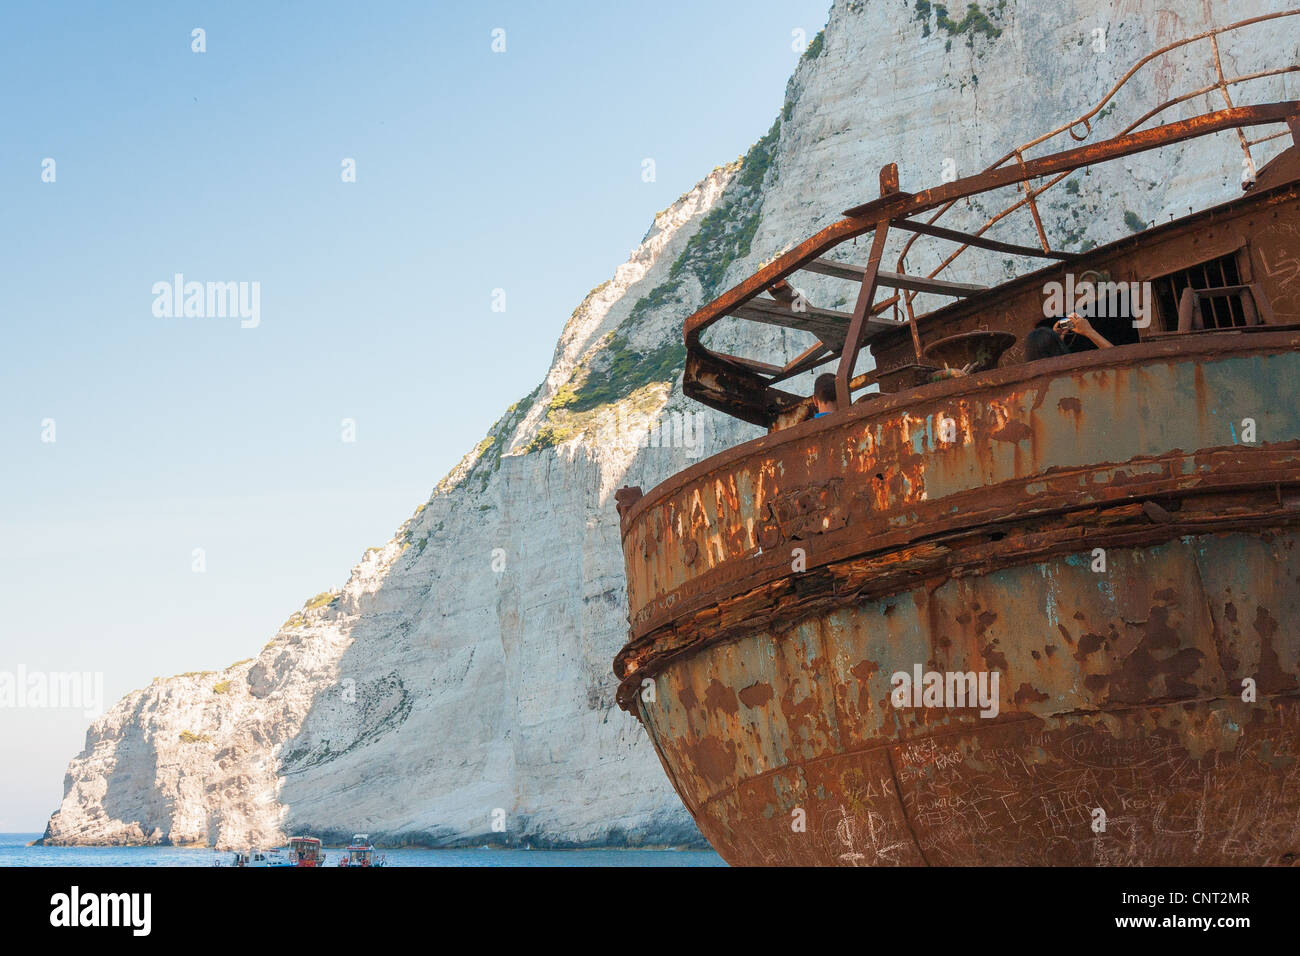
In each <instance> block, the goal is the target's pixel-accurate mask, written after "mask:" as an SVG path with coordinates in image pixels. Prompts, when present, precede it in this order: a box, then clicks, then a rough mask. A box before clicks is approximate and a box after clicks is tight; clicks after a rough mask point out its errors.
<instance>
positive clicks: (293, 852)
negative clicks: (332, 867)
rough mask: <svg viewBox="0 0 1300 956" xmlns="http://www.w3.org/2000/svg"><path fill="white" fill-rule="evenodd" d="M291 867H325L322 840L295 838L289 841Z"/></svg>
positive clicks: (289, 863)
mask: <svg viewBox="0 0 1300 956" xmlns="http://www.w3.org/2000/svg"><path fill="white" fill-rule="evenodd" d="M288 865H289V866H324V865H325V853H324V850H323V848H322V847H321V842H320V840H318V839H316V838H315V837H293V838H292V839H290V840H289V862H288Z"/></svg>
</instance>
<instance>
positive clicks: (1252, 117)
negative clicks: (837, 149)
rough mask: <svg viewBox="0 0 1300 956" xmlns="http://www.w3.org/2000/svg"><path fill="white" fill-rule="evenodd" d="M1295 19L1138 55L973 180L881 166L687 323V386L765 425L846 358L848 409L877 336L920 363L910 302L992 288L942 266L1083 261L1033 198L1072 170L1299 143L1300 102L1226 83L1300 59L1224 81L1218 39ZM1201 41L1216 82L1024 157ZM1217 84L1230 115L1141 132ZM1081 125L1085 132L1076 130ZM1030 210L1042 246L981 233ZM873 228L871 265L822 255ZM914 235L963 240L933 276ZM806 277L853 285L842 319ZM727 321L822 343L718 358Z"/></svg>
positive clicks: (840, 387)
mask: <svg viewBox="0 0 1300 956" xmlns="http://www.w3.org/2000/svg"><path fill="white" fill-rule="evenodd" d="M1295 16H1300V9H1292V10H1287V11H1282V12H1279V13H1273V14H1267V15H1264V16H1259V17H1253V18H1251V19H1248V20H1241V21H1238V22H1236V23H1232V24H1229V25H1227V26H1224V27H1218V28H1216V29H1213V30H1209V31H1206V32H1204V33H1200V34H1197V35H1195V36H1192V37H1187V38H1185V39H1183V40H1179V41H1177V42H1175V43H1171V44H1168V45H1167V46H1164V47H1161V48H1160V49H1159V50H1156V51H1154V52H1153V53H1150V54H1148V55H1147V56H1145V57H1143V58H1142V59H1141V60H1139V61H1138V62H1137V63H1136V64H1135V65H1134V66H1133V67H1132V68H1131V69H1130V70H1129V71H1128V72H1127V73H1125V74H1124V75H1123V76H1122V77H1121V78H1120V79H1119V81H1118V82H1116V83H1115V85H1114V86H1113V87H1112V88H1111V89H1110V91H1109V92H1108V93H1107V94H1106V96H1105V97H1103V98H1102V100H1101V101H1100V102H1099V103H1097V104H1096V105H1095V106H1094V107H1093V108H1092V109H1091V110H1089V111H1088V112H1086V113H1084V114H1083V115H1081V116H1079V117H1077V118H1076V119H1074V120H1072V121H1070V122H1068V123H1065V124H1063V125H1061V126H1058V127H1057V128H1056V129H1054V130H1052V131H1050V132H1048V133H1045V134H1043V135H1041V136H1039V137H1037V138H1036V139H1033V140H1031V141H1029V142H1028V143H1025V144H1023V145H1021V146H1018V147H1016V148H1015V149H1013V150H1011V151H1010V152H1008V153H1007V154H1006V155H1004V156H1003V157H1001V158H1000V159H998V160H997V161H996V162H994V163H993V164H992V165H990V166H988V167H987V168H985V169H984V170H982V171H981V172H979V173H977V174H975V175H973V176H968V177H965V178H961V179H957V180H955V181H953V182H949V183H944V184H941V185H939V186H935V187H932V188H929V189H925V190H922V191H920V192H916V193H911V192H904V191H903V190H901V189H900V187H899V178H898V167H897V165H896V164H894V163H890V164H888V165H887V166H885V167H883V168H882V169H881V171H880V195H879V197H878V198H877V199H874V200H872V201H870V202H867V203H863V204H862V205H859V206H855V207H853V208H852V209H849V210H846V211H845V212H844V218H843V219H840V220H839V221H837V222H835V223H833V224H831V225H830V226H827V227H826V228H825V229H822V230H821V231H820V232H818V233H817V234H816V235H814V236H812V237H811V238H809V239H807V240H805V241H804V242H802V243H800V244H799V245H797V246H795V247H794V248H792V249H790V250H789V251H787V252H786V253H784V254H783V255H781V256H780V257H778V258H777V259H775V260H774V261H772V262H771V263H769V264H768V265H766V266H764V267H763V268H762V269H760V270H759V271H758V272H756V273H755V274H754V275H752V276H750V277H749V278H747V279H745V280H744V281H743V282H741V283H740V284H739V285H737V286H735V287H733V288H732V289H730V290H728V291H727V292H725V293H723V294H722V295H721V296H719V297H718V298H717V299H715V300H714V301H712V302H710V303H709V304H707V305H706V306H704V307H703V308H701V309H700V310H699V311H697V312H696V313H694V314H693V315H691V316H690V317H689V318H688V319H687V320H686V323H685V333H684V334H685V342H686V351H687V359H686V372H685V376H684V380H683V388H684V391H685V392H686V394H687V395H689V396H690V397H692V398H694V399H696V400H697V401H700V402H702V403H704V404H706V405H710V406H711V407H714V408H717V409H719V410H721V411H724V412H727V413H728V414H730V415H733V416H735V417H737V418H740V419H743V420H745V421H748V422H752V423H754V424H758V425H763V426H770V425H771V424H772V422H773V421H774V419H775V417H776V415H777V414H779V413H780V412H781V411H783V410H786V409H789V408H791V407H792V406H794V405H796V404H798V403H800V402H802V401H804V399H803V398H802V397H801V396H798V395H795V394H792V393H790V392H787V391H783V390H781V389H778V388H776V386H777V385H778V384H779V383H781V382H783V381H785V380H787V379H790V378H793V377H794V376H796V375H799V374H802V373H804V372H807V371H810V370H812V369H815V368H818V367H820V366H822V365H825V364H826V363H828V362H831V361H833V360H835V359H837V358H838V359H839V363H838V366H837V368H836V373H835V374H836V392H837V398H838V401H839V404H840V406H841V407H846V406H847V405H849V404H850V402H851V400H852V395H853V392H855V391H857V390H860V389H862V388H865V387H867V386H868V385H870V384H872V382H873V381H874V376H873V375H871V374H867V375H862V376H857V377H855V376H854V368H855V366H856V364H857V360H858V357H859V355H860V353H861V350H862V348H863V346H864V345H865V344H866V343H867V342H868V341H870V339H872V338H873V337H874V336H875V335H878V334H880V333H882V332H886V331H889V330H892V329H896V328H899V327H900V326H902V325H903V324H906V325H907V326H908V327H909V329H910V331H911V338H912V345H913V348H914V350H915V353H916V358H917V362H918V363H920V362H921V361H922V348H921V338H920V332H919V331H918V328H917V320H918V316H917V315H916V312H915V310H914V307H913V300H914V299H915V298H916V296H917V295H918V294H920V293H922V292H927V293H935V294H938V295H943V296H948V297H953V298H965V297H970V296H976V295H979V294H980V293H982V292H984V291H986V290H985V287H983V286H979V285H973V284H970V283H962V282H953V281H949V280H946V279H942V278H939V277H938V276H939V273H941V272H942V271H944V270H945V269H947V268H948V266H950V265H951V264H952V263H953V262H954V261H955V260H956V259H957V258H958V257H959V256H960V255H961V254H962V253H963V252H964V251H965V250H966V249H968V248H969V247H971V246H975V247H977V248H981V249H985V250H989V251H995V252H1001V253H1004V254H1008V255H1017V256H1025V257H1030V258H1038V259H1046V260H1051V261H1056V262H1062V261H1064V262H1069V261H1072V260H1075V259H1078V258H1081V257H1082V256H1083V255H1084V254H1083V253H1069V252H1065V251H1062V250H1058V249H1053V248H1052V247H1051V244H1050V243H1049V241H1048V238H1047V234H1046V232H1045V230H1044V228H1043V224H1042V219H1041V217H1040V215H1039V212H1038V206H1037V197H1038V196H1040V195H1042V193H1044V192H1045V191H1046V190H1048V189H1050V188H1051V187H1052V186H1054V185H1056V184H1057V183H1059V182H1060V181H1061V180H1063V179H1065V178H1066V177H1067V176H1069V175H1070V173H1072V172H1074V171H1075V170H1077V169H1080V168H1082V167H1085V166H1090V165H1092V164H1095V163H1101V162H1106V161H1108V160H1113V159H1119V158H1121V157H1124V156H1131V155H1133V154H1135V153H1139V152H1145V151H1147V150H1151V149H1158V148H1161V147H1165V146H1169V145H1172V144H1174V143H1179V142H1182V141H1184V140H1188V139H1193V138H1198V137H1201V136H1206V135H1209V134H1212V133H1217V132H1222V131H1225V130H1230V129H1231V130H1236V132H1237V137H1238V141H1239V144H1240V147H1241V149H1242V151H1243V154H1244V163H1245V168H1246V169H1247V170H1248V171H1252V172H1253V170H1254V168H1255V167H1254V159H1253V156H1252V154H1251V147H1252V146H1255V145H1258V144H1260V143H1263V142H1267V141H1269V140H1272V139H1276V138H1279V137H1282V136H1285V135H1286V134H1287V132H1288V131H1289V132H1290V134H1291V136H1292V141H1293V142H1294V143H1296V144H1298V145H1300V101H1295V100H1290V101H1281V102H1274V103H1266V104H1262V105H1255V106H1238V105H1235V104H1234V103H1233V99H1232V96H1231V94H1230V93H1229V87H1230V86H1233V85H1236V84H1240V83H1245V82H1248V81H1250V80H1257V79H1261V78H1264V77H1270V76H1277V75H1280V74H1284V73H1292V72H1300V64H1291V65H1287V66H1284V67H1278V68H1275V69H1269V70H1262V71H1257V72H1253V73H1248V74H1241V75H1236V76H1231V77H1229V76H1225V74H1224V71H1223V65H1222V59H1221V56H1220V50H1219V40H1218V38H1219V36H1220V35H1222V34H1225V33H1230V32H1232V31H1235V30H1239V29H1241V28H1243V27H1247V26H1251V25H1254V24H1259V23H1262V22H1265V21H1271V20H1276V19H1279V18H1283V17H1295ZM1201 41H1206V42H1208V45H1209V46H1210V48H1211V53H1212V62H1213V67H1214V72H1215V80H1214V82H1212V83H1210V84H1208V85H1206V86H1203V87H1201V88H1199V89H1197V90H1194V91H1192V92H1190V93H1185V94H1181V95H1179V96H1177V97H1174V98H1172V99H1170V100H1167V101H1166V102H1164V103H1162V104H1160V105H1159V106H1157V107H1155V108H1154V109H1152V110H1150V111H1148V112H1147V113H1146V114H1144V115H1143V116H1142V117H1140V118H1139V119H1138V120H1136V121H1135V122H1133V123H1131V124H1129V125H1128V126H1127V127H1125V128H1124V129H1123V130H1122V131H1121V132H1120V133H1119V134H1118V135H1116V136H1114V137H1112V138H1110V139H1107V140H1103V141H1101V142H1097V143H1093V144H1090V145H1085V146H1077V147H1073V148H1070V149H1066V150H1062V151H1059V152H1054V153H1050V154H1048V155H1045V156H1040V157H1037V158H1026V156H1025V153H1026V152H1027V151H1028V150H1030V149H1033V148H1034V147H1036V146H1039V145H1041V144H1043V143H1045V142H1047V141H1048V140H1051V139H1053V138H1056V137H1059V136H1061V135H1063V134H1068V135H1069V136H1070V137H1071V138H1072V139H1073V140H1075V141H1076V142H1078V141H1082V140H1083V139H1085V138H1086V137H1087V135H1088V134H1089V133H1090V132H1091V131H1092V119H1093V117H1095V116H1097V114H1098V113H1099V112H1100V111H1101V110H1102V109H1104V108H1105V107H1106V105H1107V104H1108V103H1109V102H1110V101H1111V100H1112V99H1113V98H1114V97H1115V95H1116V93H1117V92H1118V91H1119V90H1120V89H1121V88H1122V87H1123V86H1124V85H1125V84H1126V83H1127V82H1128V81H1129V80H1130V79H1131V78H1132V77H1133V76H1134V75H1135V74H1136V73H1137V72H1138V71H1139V70H1141V69H1142V67H1144V66H1145V65H1147V64H1148V63H1150V62H1152V61H1153V60H1155V59H1156V58H1157V57H1159V56H1162V55H1164V54H1166V53H1168V52H1170V51H1172V50H1174V49H1177V48H1180V47H1184V46H1188V45H1190V44H1193V43H1197V42H1201ZM1216 89H1217V90H1218V91H1219V94H1220V95H1221V96H1222V98H1223V100H1224V103H1225V106H1224V108H1223V109H1220V110H1216V111H1213V112H1209V113H1204V114H1201V115H1198V116H1194V117H1191V118H1189V119H1183V120H1177V121H1174V122H1170V123H1166V124H1163V125H1159V126H1155V127H1151V128H1147V129H1138V127H1140V126H1142V125H1143V124H1144V123H1146V122H1148V121H1149V120H1151V119H1153V118H1155V117H1157V116H1159V115H1160V114H1161V113H1163V112H1164V111H1165V110H1167V109H1168V108H1170V107H1172V106H1175V105H1177V104H1179V103H1182V102H1186V101H1187V100H1189V99H1192V98H1194V97H1196V96H1201V95H1205V94H1207V93H1211V92H1213V91H1214V90H1216ZM1275 124H1282V125H1283V126H1284V128H1283V129H1282V130H1280V131H1276V132H1272V133H1269V134H1268V135H1264V136H1260V137H1259V138H1257V139H1248V138H1247V137H1246V135H1245V132H1244V130H1246V129H1247V128H1253V127H1256V126H1271V125H1275ZM1080 128H1081V129H1082V133H1080V132H1077V130H1079V129H1080ZM1049 177H1050V178H1049ZM1038 179H1047V181H1046V182H1044V183H1042V184H1040V185H1036V186H1035V185H1032V181H1034V180H1038ZM1252 184H1253V180H1248V181H1247V182H1246V183H1245V184H1244V186H1245V188H1249V187H1250V186H1251V185H1252ZM1013 185H1018V186H1019V187H1020V189H1021V193H1022V196H1021V198H1020V199H1019V200H1018V201H1016V202H1014V203H1012V204H1010V205H1008V206H1007V207H1006V208H1004V209H1002V210H1001V211H1000V212H998V213H997V214H996V215H994V216H992V217H990V218H989V220H988V221H987V222H986V223H985V224H984V225H983V226H981V227H980V228H979V229H977V230H975V231H974V232H972V233H968V232H961V231H958V230H954V229H949V228H945V227H943V226H939V225H937V224H936V222H937V220H939V219H940V218H941V217H942V216H943V215H944V213H946V212H947V211H948V210H949V209H951V208H952V206H953V205H954V203H956V202H957V201H958V200H960V199H963V198H966V197H969V196H974V195H977V194H981V193H986V192H990V191H992V190H996V189H1000V188H1002V187H1005V186H1013ZM1025 206H1028V208H1029V211H1030V214H1031V216H1032V218H1033V222H1034V227H1035V230H1036V232H1037V234H1038V238H1039V243H1040V246H1039V247H1031V246H1024V245H1018V244H1014V243H1009V242H1001V241H998V240H994V239H990V238H988V237H987V236H985V233H986V232H987V231H988V229H989V228H990V227H992V226H993V225H994V224H995V223H997V222H999V221H1001V220H1002V219H1004V218H1005V217H1006V216H1008V215H1010V214H1011V213H1012V212H1014V211H1015V210H1017V209H1020V208H1023V207H1025ZM932 210H934V214H933V215H932V216H930V217H929V218H928V219H921V218H913V217H919V216H920V215H921V214H923V213H926V212H930V211H932ZM893 229H898V230H900V231H903V232H907V233H910V234H911V235H910V236H909V238H908V239H907V241H906V243H905V244H904V245H903V248H902V251H901V252H900V254H899V256H898V259H897V262H896V264H895V268H894V271H886V270H884V269H882V268H881V263H882V260H883V258H884V251H885V242H886V240H887V238H888V237H889V235H890V231H891V230H893ZM867 233H871V234H872V241H871V248H870V252H869V253H868V257H867V261H866V264H865V265H864V266H857V265H853V264H850V263H845V262H840V261H836V260H832V259H830V258H827V253H829V252H830V251H831V250H832V249H834V248H835V247H837V246H839V245H840V244H841V243H843V242H846V241H848V240H852V239H856V238H857V237H858V236H862V235H865V234H867ZM919 236H926V237H928V238H932V239H941V240H946V241H950V242H956V243H958V244H959V245H958V248H957V249H956V251H954V252H953V253H952V254H950V255H949V256H947V257H946V258H945V259H943V261H942V262H941V263H940V264H939V265H938V266H937V267H936V268H934V269H933V270H931V271H930V272H929V273H928V274H925V275H911V274H908V273H907V271H906V258H907V254H908V252H909V251H910V250H911V248H912V245H913V243H914V242H915V241H916V239H917V238H918V237H919ZM801 270H802V271H806V272H811V273H815V274H819V275H825V276H833V277H835V278H840V279H846V280H850V281H856V282H858V283H859V286H858V293H857V299H856V302H855V304H854V307H853V311H852V312H851V313H847V312H838V311H834V310H830V309H824V308H818V307H816V306H813V305H811V304H809V303H807V302H806V301H804V300H803V298H802V297H801V296H799V295H797V294H796V292H795V289H794V287H793V286H792V285H791V283H790V282H789V281H788V280H789V278H790V277H791V276H792V275H793V274H794V273H796V272H799V271H801ZM881 288H885V289H892V290H893V293H894V294H893V295H892V296H890V297H888V298H885V299H883V300H881V301H876V293H877V291H878V290H879V289H881ZM764 293H766V295H764ZM891 309H892V310H893V313H894V318H893V319H889V318H885V317H884V313H886V312H888V311H890V310H891ZM903 312H905V313H906V315H905V317H903V316H902V315H901V313H903ZM725 316H732V317H735V318H740V319H745V320H748V321H754V322H760V323H764V324H770V325H777V326H781V327H783V328H789V329H796V330H800V331H804V332H809V333H811V334H812V335H814V336H816V338H817V343H816V344H815V345H813V346H811V347H810V348H808V349H806V350H805V351H804V352H802V353H801V354H800V355H797V356H796V357H795V358H793V359H792V360H791V361H789V362H787V363H785V364H784V365H772V364H768V363H764V362H760V361H756V360H754V359H749V358H743V357H740V356H736V355H728V354H725V353H722V352H717V351H713V350H711V349H709V348H707V347H706V346H705V345H704V344H703V343H702V342H701V335H702V333H703V332H704V330H705V329H707V328H709V327H710V326H712V325H713V324H714V323H716V322H717V321H718V320H720V319H722V318H723V317H725Z"/></svg>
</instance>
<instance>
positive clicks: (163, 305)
mask: <svg viewBox="0 0 1300 956" xmlns="http://www.w3.org/2000/svg"><path fill="white" fill-rule="evenodd" d="M152 291H153V296H154V300H153V314H154V315H155V316H156V317H157V318H160V319H171V318H177V319H179V318H186V319H224V318H227V317H230V318H238V319H240V320H241V321H240V323H239V326H240V328H244V329H255V328H257V327H258V325H260V324H261V322H262V283H260V282H256V281H254V282H186V281H185V276H184V275H183V274H182V273H180V272H178V273H176V274H175V275H174V276H172V281H171V282H166V281H162V282H155V283H154V284H153V290H152Z"/></svg>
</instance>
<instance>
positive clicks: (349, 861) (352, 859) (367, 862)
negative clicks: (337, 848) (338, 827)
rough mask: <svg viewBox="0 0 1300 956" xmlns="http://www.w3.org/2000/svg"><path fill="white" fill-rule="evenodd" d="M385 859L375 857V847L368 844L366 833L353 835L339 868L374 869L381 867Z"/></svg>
mask: <svg viewBox="0 0 1300 956" xmlns="http://www.w3.org/2000/svg"><path fill="white" fill-rule="evenodd" d="M384 860H385V857H384V856H383V855H382V854H381V855H379V856H376V855H375V846H374V844H373V843H371V842H370V835H369V834H368V833H354V834H353V835H352V842H351V843H349V844H348V846H347V849H346V851H345V852H344V855H343V857H342V858H341V859H340V860H339V866H360V867H375V866H383V865H384Z"/></svg>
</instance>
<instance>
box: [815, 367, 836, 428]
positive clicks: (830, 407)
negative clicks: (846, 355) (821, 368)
mask: <svg viewBox="0 0 1300 956" xmlns="http://www.w3.org/2000/svg"><path fill="white" fill-rule="evenodd" d="M813 402H814V403H815V404H816V406H817V411H816V413H815V414H814V415H813V418H821V417H822V416H823V415H829V414H830V413H831V412H833V411H835V409H836V407H837V405H838V399H837V398H836V397H835V375H834V374H833V373H831V372H823V373H822V374H821V375H818V376H817V381H816V382H814V383H813Z"/></svg>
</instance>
